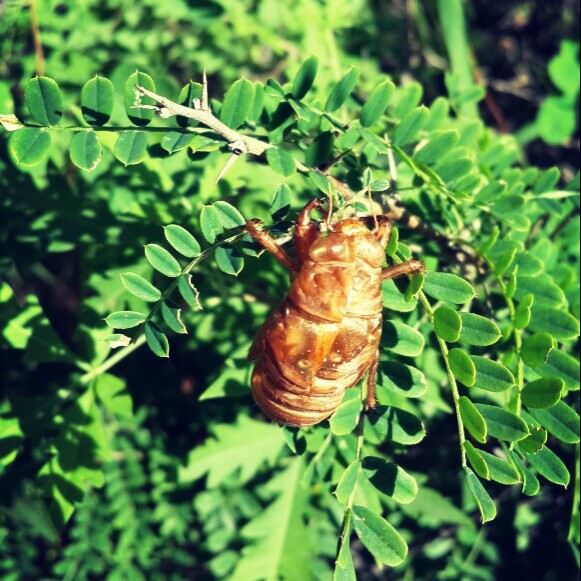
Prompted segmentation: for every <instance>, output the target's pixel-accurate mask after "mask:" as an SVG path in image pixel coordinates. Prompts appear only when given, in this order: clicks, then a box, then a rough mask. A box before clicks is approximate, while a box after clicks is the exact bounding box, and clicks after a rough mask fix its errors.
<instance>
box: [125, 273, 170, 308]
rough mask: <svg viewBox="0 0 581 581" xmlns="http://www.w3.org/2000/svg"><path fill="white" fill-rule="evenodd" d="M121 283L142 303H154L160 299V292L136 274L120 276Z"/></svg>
mask: <svg viewBox="0 0 581 581" xmlns="http://www.w3.org/2000/svg"><path fill="white" fill-rule="evenodd" d="M121 282H122V283H123V286H124V287H125V288H126V289H127V290H128V291H129V292H130V293H131V294H132V295H135V296H136V297H137V298H139V299H141V300H143V301H147V302H150V303H154V302H156V301H159V299H160V298H161V291H160V290H159V289H157V288H155V287H154V286H153V285H152V284H151V283H150V282H148V281H147V280H145V279H144V278H143V277H142V276H140V275H138V274H135V273H133V272H126V273H124V274H122V275H121Z"/></svg>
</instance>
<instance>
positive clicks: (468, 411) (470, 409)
mask: <svg viewBox="0 0 581 581" xmlns="http://www.w3.org/2000/svg"><path fill="white" fill-rule="evenodd" d="M459 403H460V416H461V418H462V422H463V423H464V427H465V428H466V429H467V430H468V432H470V434H471V436H472V437H473V438H474V439H475V440H476V441H477V442H480V443H481V444H484V443H486V436H487V434H488V429H487V427H486V422H485V420H484V417H483V416H482V414H481V413H480V412H479V411H478V409H477V408H476V406H475V405H474V404H473V403H472V402H471V401H470V400H469V399H468V398H467V397H466V396H465V395H463V396H461V397H460V400H459Z"/></svg>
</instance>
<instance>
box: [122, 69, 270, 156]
mask: <svg viewBox="0 0 581 581" xmlns="http://www.w3.org/2000/svg"><path fill="white" fill-rule="evenodd" d="M135 89H136V90H135V93H136V96H137V101H136V103H135V105H134V107H135V108H136V109H153V110H154V111H155V112H156V113H157V114H158V115H159V116H160V117H161V118H163V119H169V118H170V117H176V116H180V117H187V118H188V119H193V120H194V121H197V122H198V123H202V124H203V125H205V126H206V127H209V128H210V129H213V130H214V131H215V132H216V133H218V134H219V135H221V136H222V137H223V138H224V139H225V140H226V141H227V142H228V147H229V148H230V151H232V153H233V154H234V155H242V154H244V153H249V154H251V155H262V154H263V153H264V152H265V151H266V150H267V149H270V148H271V147H273V146H272V145H270V143H264V142H263V141H260V140H259V139H255V138H254V137H249V136H248V135H243V134H242V133H239V132H238V131H235V130H234V129H232V128H231V127H228V125H225V124H224V123H222V121H220V120H219V119H218V118H217V117H215V116H214V114H213V113H212V111H211V109H210V107H209V105H208V83H207V80H206V73H205V72H204V78H203V83H202V99H201V100H200V99H194V100H193V102H192V105H193V107H185V106H184V105H179V104H178V103H174V102H173V101H172V100H170V99H168V98H166V97H162V96H161V95H158V94H157V93H154V92H153V91H149V90H148V89H146V88H145V87H142V86H141V85H135ZM143 96H145V97H149V98H150V99H153V101H155V103H156V104H155V105H143V104H141V103H140V101H139V100H140V99H141V97H143Z"/></svg>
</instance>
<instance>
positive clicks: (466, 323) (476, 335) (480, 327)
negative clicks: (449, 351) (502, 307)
mask: <svg viewBox="0 0 581 581" xmlns="http://www.w3.org/2000/svg"><path fill="white" fill-rule="evenodd" d="M460 317H461V318H462V333H461V334H460V341H462V342H463V343H468V345H477V346H479V347H484V346H488V345H493V344H494V343H496V342H497V341H498V340H499V339H500V337H501V335H502V334H501V332H500V329H499V328H498V325H497V324H496V323H495V322H494V321H491V320H489V319H487V318H485V317H481V316H480V315H474V314H472V313H460Z"/></svg>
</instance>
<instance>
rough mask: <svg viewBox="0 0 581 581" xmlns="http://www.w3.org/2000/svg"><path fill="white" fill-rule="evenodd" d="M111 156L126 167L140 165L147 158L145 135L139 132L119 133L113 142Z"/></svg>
mask: <svg viewBox="0 0 581 581" xmlns="http://www.w3.org/2000/svg"><path fill="white" fill-rule="evenodd" d="M113 154H114V155H115V157H116V158H117V159H118V160H119V161H120V162H121V163H124V164H125V165H126V166H127V165H136V164H138V163H141V162H142V161H143V160H144V159H145V157H146V156H147V135H146V134H145V133H141V132H140V131H126V132H125V133H121V134H120V135H119V137H118V138H117V141H116V142H115V149H114V150H113Z"/></svg>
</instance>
